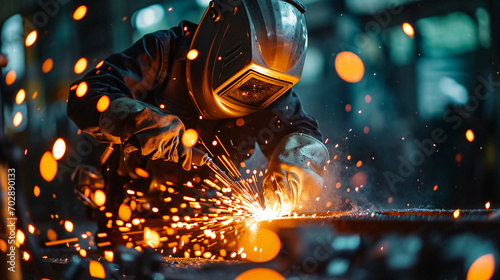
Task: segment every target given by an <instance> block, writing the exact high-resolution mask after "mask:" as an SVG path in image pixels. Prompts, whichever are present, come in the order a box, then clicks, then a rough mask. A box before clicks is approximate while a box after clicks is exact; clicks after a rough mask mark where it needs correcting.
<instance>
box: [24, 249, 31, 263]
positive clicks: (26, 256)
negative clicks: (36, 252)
mask: <svg viewBox="0 0 500 280" xmlns="http://www.w3.org/2000/svg"><path fill="white" fill-rule="evenodd" d="M29 259H30V254H29V253H28V252H26V251H24V252H23V260H25V261H29Z"/></svg>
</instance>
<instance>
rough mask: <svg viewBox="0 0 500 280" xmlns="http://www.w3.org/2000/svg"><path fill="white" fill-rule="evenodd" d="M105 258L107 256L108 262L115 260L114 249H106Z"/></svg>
mask: <svg viewBox="0 0 500 280" xmlns="http://www.w3.org/2000/svg"><path fill="white" fill-rule="evenodd" d="M104 258H105V259H106V260H107V261H108V262H113V258H114V253H113V251H104Z"/></svg>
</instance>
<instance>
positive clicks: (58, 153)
mask: <svg viewBox="0 0 500 280" xmlns="http://www.w3.org/2000/svg"><path fill="white" fill-rule="evenodd" d="M65 153H66V142H64V139H62V138H58V139H57V140H56V141H55V142H54V145H53V146H52V155H54V158H55V159H56V160H60V159H61V158H62V157H63V156H64V154H65Z"/></svg>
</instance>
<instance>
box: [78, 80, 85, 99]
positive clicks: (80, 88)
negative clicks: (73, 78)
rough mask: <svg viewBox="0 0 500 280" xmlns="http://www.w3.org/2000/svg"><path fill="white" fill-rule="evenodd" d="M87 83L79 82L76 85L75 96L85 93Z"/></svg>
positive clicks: (81, 95)
mask: <svg viewBox="0 0 500 280" xmlns="http://www.w3.org/2000/svg"><path fill="white" fill-rule="evenodd" d="M87 89H88V86H87V83H86V82H81V83H79V84H78V87H77V88H76V96H77V97H83V96H84V95H85V94H86V93H87Z"/></svg>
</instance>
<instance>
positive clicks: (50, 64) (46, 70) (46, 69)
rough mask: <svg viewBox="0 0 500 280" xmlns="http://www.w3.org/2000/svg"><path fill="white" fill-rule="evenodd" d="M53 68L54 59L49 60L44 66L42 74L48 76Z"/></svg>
mask: <svg viewBox="0 0 500 280" xmlns="http://www.w3.org/2000/svg"><path fill="white" fill-rule="evenodd" d="M52 67H54V61H53V60H52V58H47V59H46V60H45V61H44V62H43V64H42V72H43V73H45V74H47V73H49V72H50V70H52Z"/></svg>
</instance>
